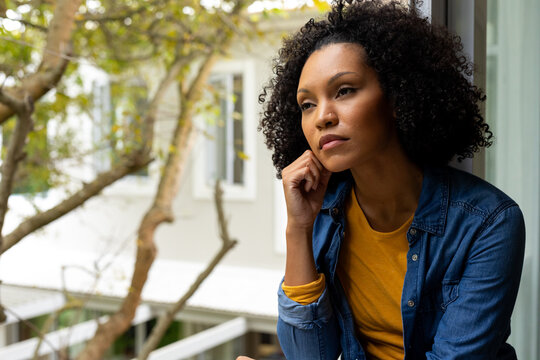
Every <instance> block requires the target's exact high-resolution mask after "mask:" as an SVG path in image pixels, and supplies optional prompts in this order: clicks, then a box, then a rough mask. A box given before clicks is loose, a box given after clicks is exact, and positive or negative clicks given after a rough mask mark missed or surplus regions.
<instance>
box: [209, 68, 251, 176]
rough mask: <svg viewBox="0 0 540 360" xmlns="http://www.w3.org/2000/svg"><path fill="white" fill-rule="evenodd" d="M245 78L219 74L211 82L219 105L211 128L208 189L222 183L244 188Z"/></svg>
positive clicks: (239, 75) (245, 156)
mask: <svg viewBox="0 0 540 360" xmlns="http://www.w3.org/2000/svg"><path fill="white" fill-rule="evenodd" d="M242 82H243V76H242V74H217V75H213V76H212V77H211V78H210V81H209V83H210V88H211V90H213V91H214V92H215V93H216V99H217V103H218V104H219V107H218V113H217V114H216V115H217V116H216V118H215V120H216V121H215V122H214V124H211V126H209V127H208V130H207V136H206V149H207V153H206V155H207V166H206V169H207V173H206V181H207V185H212V184H213V183H214V181H215V180H217V179H219V180H222V181H223V182H225V183H227V184H235V185H244V181H245V179H244V160H247V155H246V154H245V152H244V124H243V123H244V119H243V116H244V115H243V104H242V95H243V93H242Z"/></svg>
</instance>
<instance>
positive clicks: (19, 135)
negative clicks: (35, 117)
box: [0, 90, 34, 247]
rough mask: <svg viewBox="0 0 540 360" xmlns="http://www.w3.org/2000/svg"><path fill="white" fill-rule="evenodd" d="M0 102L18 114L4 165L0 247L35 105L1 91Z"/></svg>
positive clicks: (28, 100)
mask: <svg viewBox="0 0 540 360" xmlns="http://www.w3.org/2000/svg"><path fill="white" fill-rule="evenodd" d="M0 102H2V103H4V104H6V105H8V106H9V107H10V108H13V109H14V111H15V112H16V113H17V122H16V124H15V130H14V131H13V134H11V137H10V139H9V145H8V150H7V154H6V157H5V159H4V161H3V163H2V180H1V181H0V247H1V246H2V245H3V244H2V243H3V241H2V237H1V233H2V229H3V227H4V219H5V217H6V213H7V210H8V199H9V196H10V195H11V191H12V188H13V178H14V177H15V173H16V171H17V167H18V165H19V162H20V161H21V160H22V159H23V157H24V152H23V149H24V145H25V144H26V137H27V135H28V133H29V132H30V130H31V128H32V112H33V111H34V104H33V102H32V100H31V99H30V98H28V97H27V98H26V99H25V101H20V100H17V99H15V98H12V97H11V96H9V95H7V94H5V93H4V92H3V91H2V90H0Z"/></svg>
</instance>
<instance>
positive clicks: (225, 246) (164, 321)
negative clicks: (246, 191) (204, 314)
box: [137, 181, 238, 360]
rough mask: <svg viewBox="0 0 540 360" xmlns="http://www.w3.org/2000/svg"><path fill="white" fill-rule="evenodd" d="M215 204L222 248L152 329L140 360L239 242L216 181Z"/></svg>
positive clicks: (144, 357) (152, 347) (155, 345)
mask: <svg viewBox="0 0 540 360" xmlns="http://www.w3.org/2000/svg"><path fill="white" fill-rule="evenodd" d="M214 202H215V206H216V212H217V219H218V225H219V233H220V238H221V248H220V249H219V251H218V252H217V253H216V254H215V255H214V257H213V258H212V260H211V261H210V262H209V263H208V264H207V265H206V268H205V269H204V270H203V271H202V272H201V273H200V274H199V276H197V279H195V281H194V282H193V284H191V286H190V287H189V289H188V291H187V292H186V293H185V294H184V295H183V296H182V297H181V298H180V299H178V301H177V302H176V303H175V304H174V305H173V306H171V308H170V309H168V310H167V311H166V312H165V314H163V315H161V316H160V317H159V320H158V322H157V324H156V326H154V328H153V329H152V332H151V334H150V336H148V339H147V340H146V341H145V343H144V345H143V348H142V350H141V353H140V354H139V356H138V357H137V359H138V360H146V359H147V358H148V356H149V355H150V353H151V352H152V351H153V350H154V349H155V348H156V347H157V346H158V344H159V342H160V341H161V338H162V337H163V335H164V334H165V332H166V331H167V329H168V328H169V326H170V325H171V323H172V322H173V321H174V316H175V315H176V314H177V313H178V312H179V311H180V310H182V309H183V308H184V306H185V305H186V302H187V300H188V299H189V298H190V297H191V296H192V295H193V294H194V293H195V291H197V289H198V288H199V287H200V286H201V284H202V283H203V282H204V280H206V278H207V277H208V275H210V274H211V273H212V271H213V270H214V268H215V267H216V266H217V265H218V264H219V262H220V261H221V260H222V259H223V257H224V256H225V255H226V254H227V253H228V252H229V250H231V249H232V248H233V247H234V246H235V245H236V244H237V243H238V241H237V240H235V239H231V238H230V237H229V231H228V228H227V221H226V219H225V214H224V211H223V190H222V189H221V186H220V183H219V181H216V186H215V190H214Z"/></svg>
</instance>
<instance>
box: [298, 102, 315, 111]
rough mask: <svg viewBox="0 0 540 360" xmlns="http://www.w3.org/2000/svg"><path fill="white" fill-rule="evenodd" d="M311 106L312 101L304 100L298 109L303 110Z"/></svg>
mask: <svg viewBox="0 0 540 360" xmlns="http://www.w3.org/2000/svg"><path fill="white" fill-rule="evenodd" d="M312 106H314V105H313V104H312V103H308V102H305V103H302V104H300V110H302V111H305V110H307V109H309V108H311V107H312Z"/></svg>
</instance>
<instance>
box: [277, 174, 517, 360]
mask: <svg viewBox="0 0 540 360" xmlns="http://www.w3.org/2000/svg"><path fill="white" fill-rule="evenodd" d="M332 180H334V179H332ZM332 180H331V183H330V184H329V187H328V189H327V191H326V195H325V199H324V202H323V205H322V208H321V211H320V213H319V215H318V217H317V219H316V221H315V224H314V229H313V252H314V257H315V263H316V266H317V270H318V271H319V272H323V273H324V274H325V276H326V288H325V290H324V292H323V294H322V295H321V297H320V298H319V299H318V300H317V302H315V303H313V304H309V305H300V304H298V303H296V302H294V301H292V300H290V299H289V298H288V297H287V296H286V295H285V293H284V292H283V290H282V289H281V286H280V287H279V291H278V298H279V319H278V326H277V331H278V337H279V341H280V343H281V346H282V348H283V351H284V353H285V356H286V357H287V359H288V360H299V359H302V360H304V359H306V360H308V359H309V360H316V359H325V360H326V359H332V360H334V359H337V358H338V357H339V355H340V354H341V359H342V360H349V359H358V360H360V359H365V358H366V356H365V353H364V350H363V349H362V346H361V345H360V343H359V341H358V339H357V338H356V336H355V330H354V320H353V317H352V314H351V310H350V308H349V305H348V303H347V300H346V298H345V296H344V293H343V289H342V287H341V285H340V282H339V279H338V277H337V276H336V264H337V261H338V255H339V248H340V245H341V242H342V241H343V238H344V230H345V219H344V204H345V199H346V198H347V195H348V193H349V191H350V189H351V185H352V180H351V178H350V176H349V177H348V178H347V179H345V180H341V181H338V182H336V181H332ZM407 240H408V241H409V251H408V253H407V272H406V274H405V281H404V284H403V290H402V295H401V317H402V321H403V343H404V348H405V359H445V360H446V359H467V360H473V359H482V360H485V359H516V354H515V351H514V349H513V348H512V346H510V345H509V344H507V343H506V340H507V338H508V336H509V334H510V315H511V314H512V309H513V307H514V303H515V300H516V296H517V291H518V287H519V280H520V277H521V268H522V265H523V255H524V248H525V227H524V223H523V216H522V214H521V211H520V209H519V207H518V206H517V204H516V203H515V202H514V201H513V200H512V199H510V198H509V197H508V196H507V195H505V194H504V193H503V192H501V191H500V190H498V189H497V188H495V187H494V186H492V185H490V184H488V183H487V182H485V181H483V180H481V179H479V178H477V177H475V176H473V175H470V174H468V173H465V172H462V171H459V170H455V169H452V168H449V167H444V168H431V169H425V170H424V180H423V184H422V192H421V194H420V199H419V203H418V207H417V209H416V211H415V214H414V219H413V222H412V225H411V227H410V228H409V231H408V233H407Z"/></svg>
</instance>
